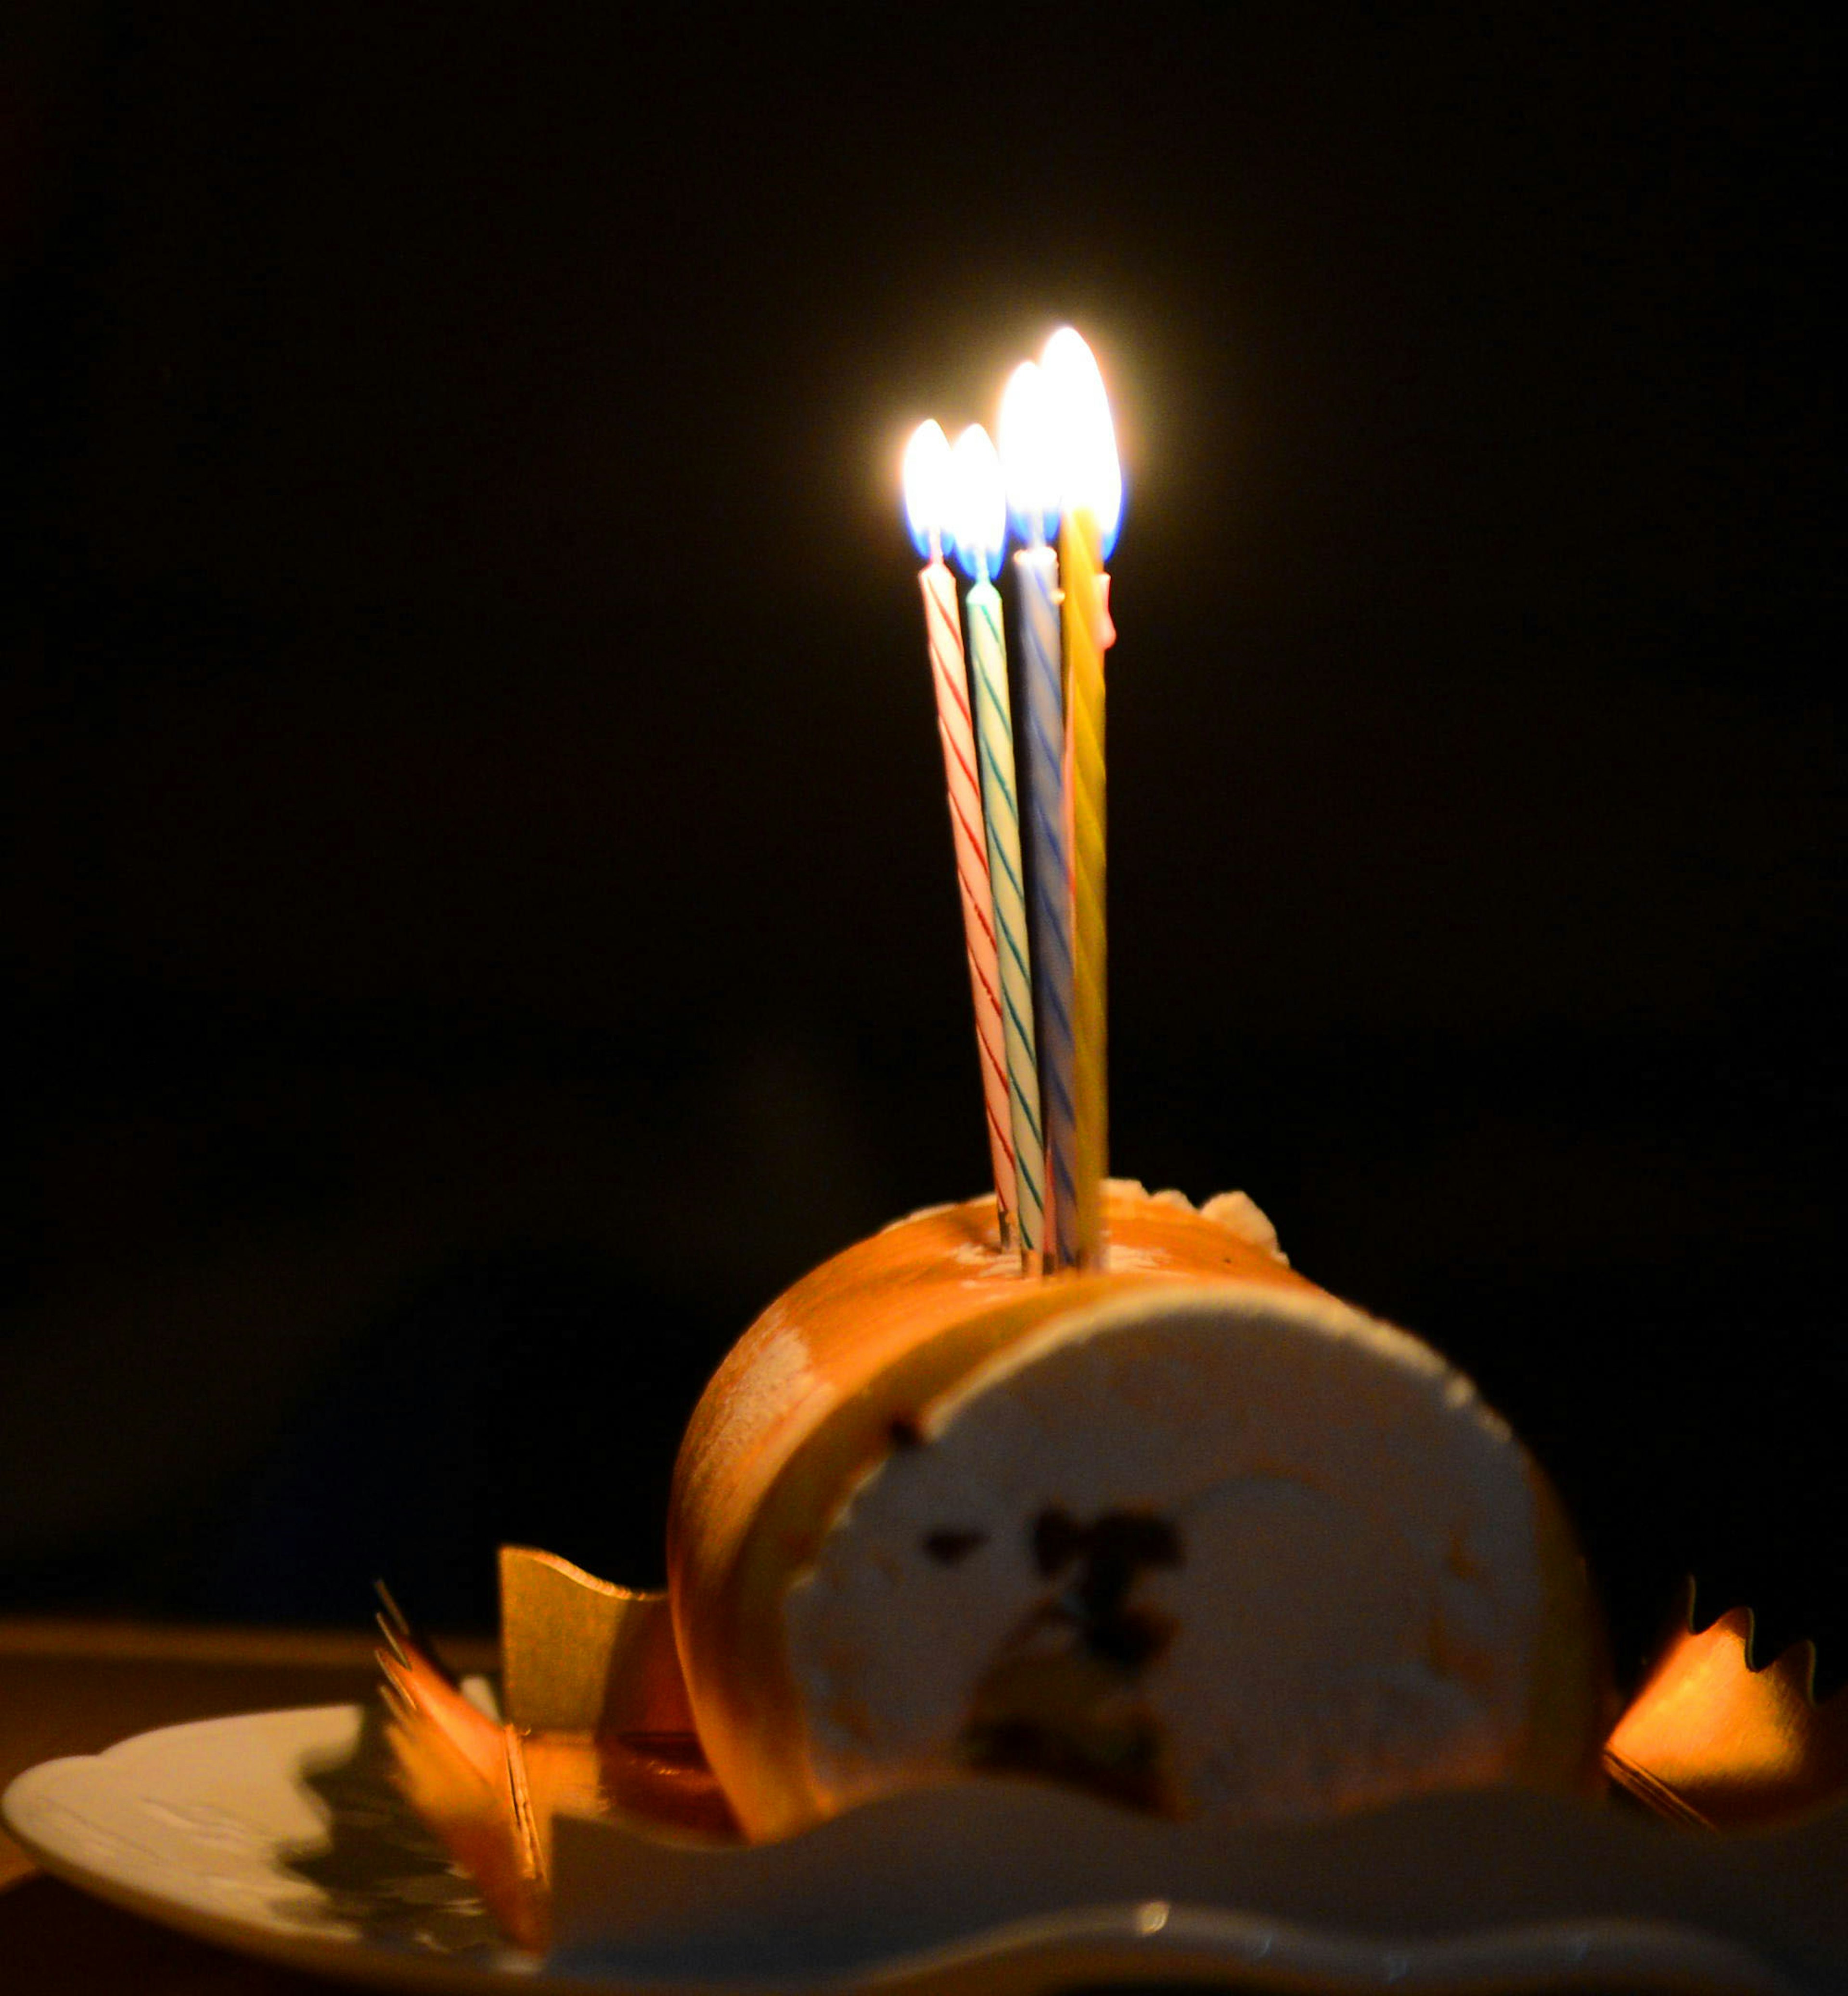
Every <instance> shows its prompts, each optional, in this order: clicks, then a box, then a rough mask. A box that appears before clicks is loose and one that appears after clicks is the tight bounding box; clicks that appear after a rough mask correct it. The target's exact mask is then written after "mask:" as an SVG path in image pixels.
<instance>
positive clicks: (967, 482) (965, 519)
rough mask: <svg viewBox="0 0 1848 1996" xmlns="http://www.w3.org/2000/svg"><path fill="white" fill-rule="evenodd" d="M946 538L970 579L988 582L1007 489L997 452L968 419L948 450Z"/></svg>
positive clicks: (997, 555) (1001, 535)
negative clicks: (948, 473)
mask: <svg viewBox="0 0 1848 1996" xmlns="http://www.w3.org/2000/svg"><path fill="white" fill-rule="evenodd" d="M949 538H950V539H951V540H952V542H955V549H956V559H957V562H958V565H959V566H961V568H962V572H963V573H964V574H965V575H966V576H969V579H970V580H971V581H972V582H989V581H991V580H993V577H994V576H995V575H996V573H997V572H998V570H1000V566H1001V549H1002V547H1003V544H1004V543H1005V542H1006V541H1007V486H1006V484H1005V483H1004V482H1003V479H1002V477H1001V459H1000V453H999V452H997V451H996V449H995V446H994V439H993V438H992V437H991V436H989V433H988V432H987V431H986V430H985V429H984V428H983V427H982V425H980V424H979V423H972V424H970V425H969V428H967V429H965V431H964V432H962V435H961V436H959V437H958V438H957V439H956V448H955V449H954V450H953V451H952V452H951V453H950V477H949Z"/></svg>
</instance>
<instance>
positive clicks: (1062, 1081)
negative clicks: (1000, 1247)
mask: <svg viewBox="0 0 1848 1996" xmlns="http://www.w3.org/2000/svg"><path fill="white" fill-rule="evenodd" d="M1013 570H1014V577H1015V580H1016V581H1017V583H1019V585H1020V670H1021V673H1022V675H1023V677H1024V682H1025V686H1026V693H1027V700H1026V707H1027V728H1026V745H1027V754H1026V762H1027V779H1026V783H1025V786H1024V787H1025V791H1026V795H1027V826H1028V859H1029V866H1030V873H1031V890H1030V901H1031V912H1032V918H1033V961H1034V996H1035V997H1036V998H1037V1000H1038V1008H1037V1009H1038V1024H1039V1042H1038V1044H1039V1073H1040V1103H1041V1111H1042V1113H1043V1115H1044V1127H1045V1138H1046V1152H1045V1155H1046V1181H1045V1200H1046V1208H1047V1220H1046V1251H1045V1266H1046V1267H1047V1268H1048V1269H1049V1270H1050V1269H1054V1268H1075V1267H1076V1266H1077V1264H1078V1254H1079V1239H1078V1187H1077V1130H1076V1126H1075V1120H1074V1102H1075V1097H1074V1092H1073V1091H1074V1086H1075V1069H1076V1064H1077V1060H1076V1048H1075V1044H1074V1041H1073V1039H1072V867H1071V859H1070V855H1069V852H1068V851H1067V848H1066V844H1065V695H1064V691H1063V689H1062V686H1061V684H1060V644H1059V599H1058V556H1056V555H1055V554H1054V553H1053V552H1052V550H1051V549H1050V548H1049V547H1047V546H1045V545H1043V544H1042V545H1037V546H1031V547H1026V548H1023V549H1020V552H1018V553H1017V554H1016V555H1015V556H1014V558H1013Z"/></svg>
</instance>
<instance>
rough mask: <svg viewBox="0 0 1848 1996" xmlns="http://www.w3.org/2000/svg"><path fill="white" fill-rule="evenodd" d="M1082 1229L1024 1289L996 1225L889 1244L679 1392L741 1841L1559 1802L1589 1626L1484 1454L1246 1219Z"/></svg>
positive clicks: (1507, 1451)
mask: <svg viewBox="0 0 1848 1996" xmlns="http://www.w3.org/2000/svg"><path fill="white" fill-rule="evenodd" d="M1105 1209H1106V1218H1107V1224H1108V1229H1109V1238H1110V1268H1109V1272H1108V1273H1107V1274H1101V1275H1077V1276H1075V1277H1067V1278H1059V1279H1056V1280H1048V1279H1044V1278H1039V1279H1035V1278H1030V1277H1023V1276H1022V1275H1021V1274H1020V1268H1019V1262H1018V1258H1017V1256H1015V1255H1013V1254H1004V1253H1003V1252H1002V1251H1000V1245H999V1242H998V1240H997V1237H996V1221H995V1206H994V1203H993V1200H992V1199H978V1200H974V1201H971V1202H969V1203H968V1204H966V1205H962V1206H949V1207H944V1208H938V1209H934V1210H931V1211H928V1212H926V1213H919V1214H916V1215H914V1216H913V1217H910V1219H908V1220H903V1221H901V1222H899V1223H896V1225H894V1226H893V1227H888V1228H887V1229H886V1230H884V1231H883V1232H882V1233H880V1234H876V1235H875V1236H873V1237H872V1238H870V1239H869V1240H867V1241H862V1242H861V1243H859V1244H858V1245H856V1246H855V1247H852V1248H848V1250H846V1251H845V1252H844V1253H842V1254H839V1255H837V1256H836V1257H835V1258H834V1259H832V1260H831V1261H828V1262H826V1263H824V1264H823V1265H821V1267H820V1268H817V1269H816V1270H814V1272H811V1273H810V1275H807V1276H806V1277H805V1278H804V1279H803V1280H802V1281H800V1282H798V1283H797V1285H795V1286H794V1287H793V1289H790V1291H788V1292H786V1294H785V1295H784V1296H783V1297H781V1298H780V1299H779V1300H778V1301H777V1302H776V1303H774V1304H773V1305H772V1306H771V1307H770V1308H769V1309H768V1310H766V1312H765V1313H763V1315H762V1316H761V1317H760V1318H759V1320H758V1321H757V1322H756V1323H755V1325H753V1326H752V1328H751V1330H749V1331H748V1333H747V1334H746V1335H745V1337H744V1339H743V1340H742V1341H741V1343H740V1344H738V1346H737V1347H736V1348H735V1350H734V1351H733V1352H732V1353H731V1356H730V1357H729V1358H728V1360H727V1361H726V1362H725V1364H724V1366H723V1367H722V1368H721V1370H720V1371H719V1373H718V1375H717V1376H716V1377H715V1378H714V1381H713V1382H712V1384H711V1386H710V1387H709V1388H708V1389H707V1392H706V1394H705V1395H704V1399H702V1400H701V1402H700V1405H699V1407H698V1408H697V1410H696V1412H695V1413H694V1416H693V1420H692V1423H691V1424H690V1427H689V1429H688V1430H687V1436H686V1438H685V1440H684V1442H683V1447H682V1450H681V1454H680V1462H679V1465H678V1468H677V1470H676V1475H675V1480H674V1488H673V1504H672V1511H671V1522H670V1536H669V1568H670V1575H671V1584H670V1591H671V1598H672V1602H673V1617H674V1627H675V1635H676V1644H677V1647H678V1650H679V1654H680V1664H681V1667H682V1669H683V1671H684V1674H685V1677H686V1683H687V1694H688V1697H689V1700H690V1705H691V1708H692V1711H693V1717H694V1720H695V1722H696V1724H697V1729H698V1733H699V1738H700V1743H701V1746H702V1747H703V1749H704V1753H705V1754H706V1756H707V1758H708V1760H710V1762H711V1766H712V1768H713V1770H714V1773H715V1774H716V1775H717V1776H718V1780H719V1781H720V1784H721V1786H722V1787H723V1788H724V1792H725V1795H726V1796H727V1798H728V1800H729V1802H730V1803H731V1807H732V1809H733V1810H734V1812H735V1814H736V1815H737V1817H738V1821H739V1822H740V1824H741V1826H742V1828H743V1829H744V1830H745V1833H746V1834H747V1835H748V1836H752V1837H753V1838H763V1837H770V1836H781V1835H784V1834H787V1833H790V1832H791V1831H793V1830H795V1829H800V1828H801V1827H803V1826H805V1825H807V1824H808V1823H811V1822H816V1821H818V1820H820V1819H823V1818H824V1817H826V1816H828V1815H832V1814H834V1813H836V1812H838V1811H840V1810H841V1809H843V1808H848V1807H850V1806H852V1805H855V1803H858V1802H863V1801H865V1800H868V1799H869V1798H872V1797H875V1796H876V1795H879V1794H881V1793H884V1792H887V1791H891V1790H893V1789H895V1788H903V1787H908V1786H913V1785H916V1784H920V1783H929V1782H934V1781H943V1780H945V1779H950V1778H954V1777H958V1776H965V1775H968V1774H992V1775H1002V1776H1008V1775H1017V1776H1028V1777H1046V1778H1051V1779H1054V1780H1057V1781H1065V1782H1067V1783H1069V1784H1076V1785H1077V1786H1079V1787H1080V1788H1085V1789H1087V1790H1089V1791H1092V1792H1093V1793H1096V1794H1100V1795H1105V1796H1107V1797H1110V1798H1114V1799H1117V1800H1120V1801H1122V1802H1128V1803H1130V1804H1132V1805H1137V1806H1139V1807H1142V1808H1148V1809H1152V1810H1155V1811H1156V1812H1160V1813H1162V1814H1165V1815H1173V1816H1178V1817H1184V1818H1185V1817H1206V1818H1209V1819H1219V1820H1223V1821H1228V1822H1241V1821H1252V1822H1286V1821H1300V1820H1305V1819H1313V1818H1316V1817H1319V1816H1323V1815H1329V1814H1332V1813H1335V1812H1341V1811H1344V1810H1347V1809H1352V1808H1361V1807H1364V1806H1367V1805H1371V1804H1375V1803H1378V1802H1385V1801H1389V1800H1392V1799H1394V1798H1398V1797H1401V1796H1404V1795H1412V1794H1416V1793H1420V1792H1423V1791H1428V1790H1433V1789H1437V1788H1457V1787H1470V1786H1481V1785H1486V1784H1497V1783H1515V1784H1527V1785H1531V1786H1536V1787H1540V1788H1552V1789H1555V1790H1562V1791H1570V1790H1574V1789H1582V1788H1585V1787H1586V1786H1588V1785H1589V1784H1593V1783H1594V1782H1595V1779H1596V1772H1595V1771H1596V1766H1597V1758H1598V1750H1599V1745H1600V1743H1601V1741H1602V1735H1603V1731H1604V1729H1605V1726H1606V1725H1607V1724H1608V1721H1609V1716H1610V1715H1609V1709H1608V1705H1607V1695H1606V1678H1605V1669H1604V1663H1603V1657H1602V1646H1601V1641H1600V1638H1599V1633H1598V1622H1597V1617H1596V1615H1595V1609H1594V1607H1593V1604H1592V1601H1591V1599H1590V1597H1589V1594H1588V1588H1587V1585H1586V1582H1585V1577H1584V1571H1583V1567H1582V1564H1581V1561H1580V1559H1579V1557H1578V1554H1577V1551H1576V1549H1575V1547H1574V1543H1573V1541H1572V1537H1571V1532H1570V1530H1569V1528H1568V1526H1567V1524H1566V1522H1565V1519H1564V1515H1563V1513H1562V1512H1561V1509H1560V1506H1559V1505H1558V1503H1557V1500H1556V1499H1555V1498H1554V1495H1553V1494H1552V1492H1550V1488H1548V1486H1547V1483H1546V1481H1545V1479H1544V1478H1543V1475H1541V1474H1540V1471H1538V1469H1537V1468H1536V1466H1535V1465H1534V1464H1533V1461H1531V1459H1530V1457H1528V1455H1527V1454H1526V1451H1524V1450H1523V1448H1522V1447H1521V1446H1520V1444H1519V1442H1518V1441H1517V1440H1516V1439H1515V1438H1514V1437H1513V1436H1512V1433H1510V1432H1509V1430H1508V1428H1507V1427H1506V1425H1505V1424H1504V1423H1502V1421H1501V1420H1499V1418H1498V1417H1497V1416H1495V1414H1493V1413H1491V1412H1490V1411H1489V1410H1488V1409H1487V1408H1486V1407H1485V1406H1484V1405H1483V1404H1482V1402H1481V1400H1480V1399H1478V1396H1477V1395H1476V1393H1475V1390H1474V1389H1473V1388H1472V1387H1471V1385H1470V1384H1469V1382H1468V1381H1467V1380H1465V1379H1464V1378H1463V1377H1462V1376H1461V1375H1460V1374H1459V1373H1457V1371H1455V1370H1454V1368H1451V1366H1450V1365H1447V1364H1446V1363H1445V1361H1444V1360H1442V1359H1441V1358H1439V1357H1438V1356H1437V1354H1436V1353H1434V1352H1433V1351H1431V1350H1430V1349H1429V1348H1428V1347H1426V1346H1425V1345H1423V1344H1420V1343H1419V1342H1418V1341H1417V1340H1416V1339H1413V1338H1412V1337H1409V1336H1407V1335H1406V1334H1405V1333H1403V1332H1402V1331H1399V1330H1394V1329H1392V1328H1391V1327H1389V1326H1387V1325H1385V1324H1383V1323H1378V1322H1377V1321H1375V1320H1372V1319H1371V1318H1368V1317H1367V1316H1363V1315H1362V1314H1361V1313H1359V1312H1358V1311H1356V1310H1354V1309H1351V1308H1350V1307H1348V1306H1346V1305H1344V1304H1343V1303H1339V1302H1337V1300H1336V1299H1334V1298H1333V1297H1331V1296H1328V1295H1327V1294H1326V1293H1325V1292H1323V1291H1321V1290H1320V1289H1316V1287H1315V1286H1314V1285H1313V1284H1311V1283H1310V1282H1307V1281H1306V1280H1305V1279H1304V1278H1303V1277H1302V1276H1301V1275H1298V1274H1297V1273H1296V1272H1295V1271H1293V1270H1292V1268H1290V1267H1289V1264H1288V1262H1287V1261H1285V1258H1283V1256H1282V1254H1281V1253H1280V1251H1278V1248H1277V1244H1276V1241H1275V1235H1274V1234H1273V1233H1272V1230H1271V1229H1270V1227H1269V1225H1268V1222H1267V1221H1266V1220H1265V1218H1264V1217H1263V1215H1262V1214H1261V1213H1259V1212H1258V1210H1257V1208H1256V1207H1255V1206H1253V1204H1252V1203H1251V1201H1250V1200H1249V1199H1246V1198H1244V1196H1243V1195H1241V1194H1232V1195H1229V1196H1223V1197H1222V1198H1220V1199H1215V1200H1213V1201H1210V1202H1209V1203H1208V1204H1207V1205H1206V1206H1205V1207H1204V1208H1203V1209H1201V1210H1198V1211H1196V1210H1194V1209H1193V1208H1192V1206H1190V1205H1189V1203H1188V1202H1187V1201H1186V1199H1184V1198H1182V1196H1180V1195H1179V1194H1178V1193H1173V1192H1164V1193H1158V1194H1155V1195H1151V1194H1148V1193H1147V1192H1144V1190H1143V1189H1142V1188H1141V1186H1135V1185H1132V1184H1128V1183H1126V1182H1122V1181H1112V1182H1110V1186H1109V1189H1108V1192H1107V1195H1106V1201H1105Z"/></svg>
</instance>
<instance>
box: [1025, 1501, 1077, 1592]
mask: <svg viewBox="0 0 1848 1996" xmlns="http://www.w3.org/2000/svg"><path fill="white" fill-rule="evenodd" d="M1086 1536H1087V1534H1086V1531H1085V1529H1084V1527H1083V1526H1082V1525H1080V1524H1079V1523H1078V1522H1077V1521H1076V1519H1074V1518H1073V1517H1072V1516H1071V1514H1070V1513H1069V1512H1065V1511H1042V1512H1041V1513H1040V1514H1039V1516H1038V1517H1037V1518H1035V1519H1034V1521H1033V1562H1034V1565H1035V1566H1037V1567H1038V1568H1039V1570H1040V1571H1041V1573H1042V1574H1044V1576H1045V1577H1046V1578H1047V1579H1048V1580H1050V1579H1051V1578H1052V1576H1053V1575H1054V1574H1055V1573H1059V1572H1062V1571H1063V1570H1064V1569H1065V1568H1067V1567H1069V1565H1070V1564H1072V1561H1073V1560H1075V1558H1076V1557H1078V1555H1079V1553H1080V1552H1081V1551H1082V1550H1083V1548H1084V1543H1085V1540H1086Z"/></svg>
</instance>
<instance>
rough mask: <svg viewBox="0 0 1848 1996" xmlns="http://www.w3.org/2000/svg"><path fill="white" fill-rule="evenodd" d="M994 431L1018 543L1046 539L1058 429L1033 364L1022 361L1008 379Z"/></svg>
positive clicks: (1053, 519) (1052, 522)
mask: <svg viewBox="0 0 1848 1996" xmlns="http://www.w3.org/2000/svg"><path fill="white" fill-rule="evenodd" d="M1000 432H1001V466H1002V469H1003V472H1004V473H1006V476H1007V504H1008V508H1009V510H1010V511H1011V512H1012V514H1013V523H1014V527H1015V529H1016V531H1017V532H1018V533H1019V534H1020V537H1021V539H1023V540H1026V541H1028V542H1037V541H1041V540H1045V539H1050V538H1051V535H1052V534H1053V533H1054V532H1055V531H1056V530H1057V528H1058V501H1059V449H1058V418H1057V412H1056V411H1055V409H1054V408H1053V406H1052V397H1051V394H1050V393H1049V392H1048V389H1047V385H1046V377H1045V376H1044V374H1042V373H1041V371H1040V370H1039V367H1038V365H1037V364H1036V363H1034V362H1033V361H1031V360H1023V361H1022V362H1021V363H1020V366H1019V367H1017V368H1016V369H1015V370H1013V373H1012V374H1011V375H1010V377H1009V378H1008V383H1007V388H1006V389H1005V390H1004V391H1003V394H1002V396H1001V421H1000Z"/></svg>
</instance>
